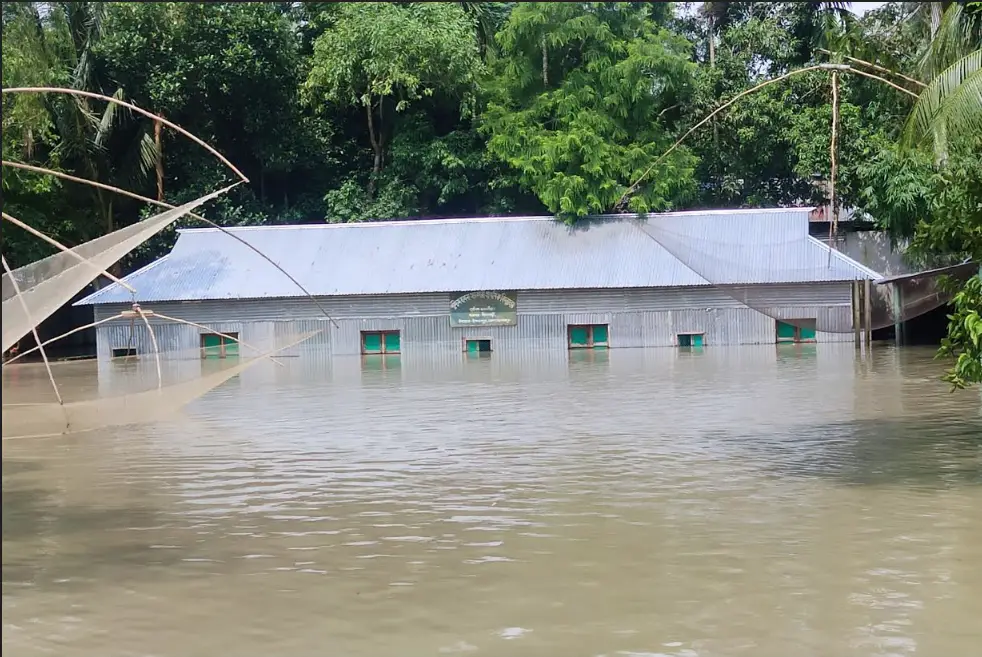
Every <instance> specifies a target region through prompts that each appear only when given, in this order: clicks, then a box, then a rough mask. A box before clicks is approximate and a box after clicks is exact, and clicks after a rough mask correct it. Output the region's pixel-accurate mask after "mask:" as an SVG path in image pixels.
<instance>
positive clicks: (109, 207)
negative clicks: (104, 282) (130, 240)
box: [106, 196, 123, 278]
mask: <svg viewBox="0 0 982 657" xmlns="http://www.w3.org/2000/svg"><path fill="white" fill-rule="evenodd" d="M114 230H116V222H115V221H114V220H113V199H112V197H111V196H110V197H109V201H108V202H107V204H106V235H108V234H109V233H111V232H113V231H114ZM106 271H108V272H109V273H110V274H112V275H113V276H116V277H117V278H122V276H123V266H122V264H120V263H119V262H118V261H117V262H114V263H113V264H112V265H110V266H109V268H108V269H106Z"/></svg>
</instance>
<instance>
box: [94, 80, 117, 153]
mask: <svg viewBox="0 0 982 657" xmlns="http://www.w3.org/2000/svg"><path fill="white" fill-rule="evenodd" d="M113 98H115V99H117V100H123V90H122V88H120V89H117V90H116V93H114V94H113ZM121 111H123V108H121V107H120V106H119V105H117V104H116V103H106V109H105V110H104V111H103V112H102V116H101V117H99V119H98V120H97V121H96V120H93V124H94V126H95V135H94V136H93V137H92V143H94V144H95V145H96V147H97V148H105V146H106V142H107V141H108V140H109V136H110V135H111V134H112V131H113V128H114V127H115V126H116V123H117V122H118V120H119V113H120V112H121ZM92 119H95V117H94V115H93V116H92Z"/></svg>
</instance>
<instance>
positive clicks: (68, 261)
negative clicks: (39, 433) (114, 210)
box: [2, 188, 229, 352]
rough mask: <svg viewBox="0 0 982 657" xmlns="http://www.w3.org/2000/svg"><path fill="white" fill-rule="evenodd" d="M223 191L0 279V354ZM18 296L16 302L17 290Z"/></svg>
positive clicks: (63, 252)
mask: <svg viewBox="0 0 982 657" xmlns="http://www.w3.org/2000/svg"><path fill="white" fill-rule="evenodd" d="M227 189H229V188H226V189H221V190H218V191H215V192H213V193H211V194H208V195H206V196H202V197H201V198H199V199H196V200H194V201H191V202H190V203H186V204H184V205H182V206H180V207H177V208H174V209H172V210H167V211H166V212H161V213H160V214H157V215H154V216H152V217H150V218H149V219H144V220H143V221H140V222H138V223H135V224H133V225H131V226H127V227H126V228H121V229H119V230H117V231H114V232H112V233H109V234H108V235H103V236H102V237H99V238H96V239H94V240H91V241H89V242H86V243H85V244H82V245H81V246H78V247H75V248H74V249H71V250H70V251H62V252H60V253H56V254H54V255H52V256H48V257H47V258H44V259H43V260H39V261H37V262H33V263H31V264H29V265H25V266H23V267H20V268H18V269H14V270H13V271H11V272H10V273H9V274H7V273H5V274H4V275H3V285H2V299H3V351H4V352H6V351H7V350H8V349H10V348H11V347H12V346H13V345H14V344H16V343H17V341H18V340H20V339H21V338H23V337H24V336H26V335H27V334H28V333H30V332H31V330H32V328H34V327H36V326H37V325H39V324H40V323H41V322H42V321H44V320H45V319H47V318H48V317H50V316H51V315H52V314H53V313H54V312H55V311H56V310H58V309H59V308H61V307H62V306H64V305H65V304H66V303H68V301H69V300H71V299H72V297H74V296H75V295H76V294H78V293H79V292H80V291H82V290H83V289H84V288H85V287H86V286H87V285H89V284H90V283H91V282H92V281H93V280H95V279H96V278H97V277H98V276H99V275H100V273H101V272H102V271H104V270H106V269H108V268H109V267H111V266H112V265H113V264H115V263H116V262H118V261H119V260H120V258H122V257H123V256H125V255H126V254H127V253H129V252H130V251H132V250H133V249H135V248H136V247H137V246H139V245H140V244H142V243H144V242H146V241H147V240H148V239H150V238H151V237H153V236H154V235H156V234H157V233H159V232H160V231H162V230H163V229H164V228H166V227H167V226H169V225H171V224H172V223H174V222H175V221H177V220H178V219H180V218H181V217H183V216H184V215H186V214H188V213H189V212H191V211H193V210H194V209H195V208H197V207H198V206H200V205H201V204H203V203H206V202H208V201H210V200H211V199H213V198H215V197H216V196H218V195H219V194H222V193H224V192H225V191H226V190H227ZM18 291H19V292H20V298H18V294H17V292H18Z"/></svg>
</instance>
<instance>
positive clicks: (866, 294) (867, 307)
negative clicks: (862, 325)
mask: <svg viewBox="0 0 982 657" xmlns="http://www.w3.org/2000/svg"><path fill="white" fill-rule="evenodd" d="M872 287H873V285H872V283H871V282H870V280H869V279H868V278H867V279H866V280H864V281H863V306H864V308H863V309H864V311H865V314H866V346H867V347H872V346H873V300H872V298H870V292H871V290H872Z"/></svg>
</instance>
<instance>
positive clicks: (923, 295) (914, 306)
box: [638, 213, 977, 341]
mask: <svg viewBox="0 0 982 657" xmlns="http://www.w3.org/2000/svg"><path fill="white" fill-rule="evenodd" d="M739 221H740V217H739V216H736V217H734V216H728V215H727V214H724V213H720V214H710V213H707V214H705V215H693V216H690V217H684V218H682V217H673V216H666V217H659V216H657V215H656V216H650V217H649V218H648V219H647V221H645V222H641V223H639V224H638V226H639V229H640V230H641V231H643V232H644V233H645V234H646V235H647V236H648V237H650V238H651V239H652V240H654V241H656V242H657V243H658V244H659V245H661V246H662V247H663V248H664V249H665V250H666V251H668V252H669V253H670V254H671V255H672V256H674V257H675V258H676V259H678V260H679V261H680V262H682V263H683V264H684V265H685V266H686V267H688V268H689V269H691V270H692V271H693V272H695V273H696V274H697V275H698V276H699V277H701V278H703V279H704V280H705V281H706V282H707V283H708V284H710V285H712V286H714V287H715V288H716V289H718V290H720V291H721V292H723V293H724V294H726V295H728V296H730V297H731V298H733V299H735V300H736V301H738V302H739V303H740V304H742V305H745V306H747V307H749V308H752V309H753V310H756V311H758V312H760V313H761V314H763V315H765V316H768V317H771V318H773V319H775V320H777V322H778V325H777V327H776V330H777V331H778V336H777V337H778V340H781V339H787V340H789V341H790V340H797V339H802V338H804V339H811V338H814V337H815V336H814V333H816V332H820V333H832V334H835V333H854V332H856V331H858V330H859V329H862V330H864V331H868V332H872V331H874V330H878V329H882V328H887V327H893V326H895V325H898V324H900V323H902V322H905V321H908V320H910V319H913V318H915V317H918V316H921V315H924V314H926V313H928V312H931V311H933V310H936V309H937V308H939V307H941V306H944V305H946V304H947V303H949V302H950V301H951V298H952V291H951V288H950V287H946V286H944V285H943V284H942V280H943V278H944V277H945V276H951V277H952V278H955V279H960V280H967V278H968V277H969V276H971V275H972V273H974V271H975V270H976V269H977V266H976V265H971V264H968V263H964V264H962V265H960V266H954V267H947V268H942V269H936V270H931V271H926V272H923V273H921V274H918V275H911V276H903V277H894V278H893V279H890V280H886V279H884V280H883V281H881V282H875V281H877V279H879V278H880V277H879V275H878V274H877V273H876V272H874V271H872V270H869V269H867V268H865V267H862V266H857V263H855V262H854V261H851V260H850V259H849V258H847V257H846V256H845V255H843V254H842V253H840V252H839V251H837V250H835V249H834V248H830V247H829V245H828V244H827V243H825V242H823V241H821V240H819V239H816V238H814V237H810V236H809V235H808V225H807V217H805V216H802V217H800V219H799V218H792V217H789V216H788V215H787V214H785V213H775V214H774V215H773V217H769V218H767V219H765V220H760V221H754V222H752V228H751V229H752V230H754V231H755V234H754V235H753V236H752V237H753V239H746V238H745V237H744V238H743V239H740V240H734V239H732V238H731V239H727V236H732V235H733V230H734V227H733V224H732V223H728V222H739ZM682 222H684V229H683V227H682ZM748 225H749V224H748ZM795 284H808V285H809V287H810V290H809V292H808V294H803V295H800V296H796V297H794V298H796V299H807V301H805V302H800V301H791V302H789V301H788V299H789V298H791V297H789V296H788V295H787V294H786V292H784V291H783V290H786V289H787V288H786V287H785V286H793V285H795ZM782 330H785V331H787V335H782V334H781V331H782Z"/></svg>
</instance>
